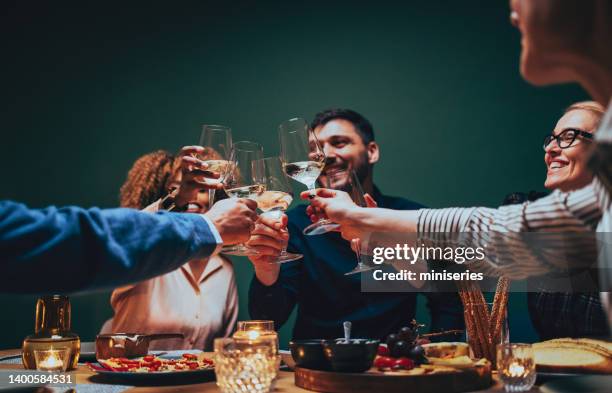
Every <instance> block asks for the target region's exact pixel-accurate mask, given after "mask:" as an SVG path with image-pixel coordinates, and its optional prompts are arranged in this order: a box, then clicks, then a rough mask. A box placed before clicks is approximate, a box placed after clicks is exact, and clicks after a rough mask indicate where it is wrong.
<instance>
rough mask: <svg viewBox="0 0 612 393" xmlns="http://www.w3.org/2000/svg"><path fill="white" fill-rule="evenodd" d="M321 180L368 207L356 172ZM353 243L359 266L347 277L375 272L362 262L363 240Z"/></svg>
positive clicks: (354, 240)
mask: <svg viewBox="0 0 612 393" xmlns="http://www.w3.org/2000/svg"><path fill="white" fill-rule="evenodd" d="M320 180H322V182H323V183H327V186H328V187H329V188H332V189H335V190H340V191H344V192H346V193H348V194H349V196H350V197H351V199H352V200H353V202H355V204H356V205H358V206H361V207H366V206H367V203H366V201H365V197H364V192H363V188H362V187H361V182H360V181H359V177H358V176H357V173H356V172H355V171H354V170H352V169H348V176H347V173H346V172H344V171H342V172H336V173H334V174H326V175H325V176H323V177H322V178H321V179H320ZM352 243H353V245H354V247H353V248H354V249H355V250H356V251H355V253H356V255H357V266H355V268H354V269H353V270H351V271H350V272H348V273H345V275H347V276H348V275H351V274H356V273H363V272H367V271H369V270H373V269H374V268H375V266H370V265H366V264H365V263H363V261H362V258H361V239H353V240H352Z"/></svg>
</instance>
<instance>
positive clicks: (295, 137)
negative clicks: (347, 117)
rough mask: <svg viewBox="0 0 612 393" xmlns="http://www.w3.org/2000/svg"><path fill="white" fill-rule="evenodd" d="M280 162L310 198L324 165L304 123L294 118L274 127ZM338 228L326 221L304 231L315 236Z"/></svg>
mask: <svg viewBox="0 0 612 393" xmlns="http://www.w3.org/2000/svg"><path fill="white" fill-rule="evenodd" d="M278 134H279V139H280V148H281V160H282V162H283V168H284V170H285V173H286V174H287V176H289V177H290V178H292V179H294V180H296V181H298V182H300V183H302V184H304V185H305V186H306V187H308V189H309V190H311V194H312V195H313V196H314V191H313V190H314V189H315V183H316V181H317V178H318V177H319V175H320V174H321V171H322V170H323V166H324V165H325V154H323V148H321V145H320V144H319V141H317V138H316V136H315V135H314V133H313V132H312V131H311V130H310V128H309V127H308V124H307V123H306V121H305V120H304V119H301V118H294V119H290V120H287V121H285V122H283V123H282V124H281V125H280V126H279V127H278ZM336 228H338V225H337V224H335V223H332V222H331V221H329V220H324V219H322V220H319V221H317V222H315V223H313V224H311V225H309V226H308V227H306V228H305V229H304V234H305V235H319V234H323V233H326V232H329V231H332V230H334V229H336Z"/></svg>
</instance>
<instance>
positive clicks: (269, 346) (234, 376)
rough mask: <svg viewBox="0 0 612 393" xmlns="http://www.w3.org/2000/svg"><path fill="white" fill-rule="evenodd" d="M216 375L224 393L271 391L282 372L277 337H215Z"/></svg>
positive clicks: (264, 392) (263, 392) (261, 392)
mask: <svg viewBox="0 0 612 393" xmlns="http://www.w3.org/2000/svg"><path fill="white" fill-rule="evenodd" d="M214 346H215V359H214V360H215V374H216V376H217V386H218V387H219V389H221V391H222V392H223V393H243V392H254V393H267V392H269V391H270V389H271V386H272V383H273V381H274V379H275V378H276V376H277V375H278V367H279V364H280V359H279V358H280V357H279V355H278V345H277V340H276V339H275V338H268V337H260V338H257V339H255V340H248V339H236V338H217V339H215V343H214Z"/></svg>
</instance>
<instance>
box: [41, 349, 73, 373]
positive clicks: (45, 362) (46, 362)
mask: <svg viewBox="0 0 612 393" xmlns="http://www.w3.org/2000/svg"><path fill="white" fill-rule="evenodd" d="M69 353H70V351H69V350H68V349H67V348H61V349H47V350H34V357H35V359H36V369H37V370H39V371H48V372H63V371H66V368H67V367H68V355H69Z"/></svg>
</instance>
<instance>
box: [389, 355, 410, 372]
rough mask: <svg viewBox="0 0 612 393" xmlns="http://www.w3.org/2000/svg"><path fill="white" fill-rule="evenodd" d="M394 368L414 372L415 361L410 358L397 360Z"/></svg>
mask: <svg viewBox="0 0 612 393" xmlns="http://www.w3.org/2000/svg"><path fill="white" fill-rule="evenodd" d="M393 367H394V368H403V369H404V370H412V369H413V368H414V361H413V360H412V359H408V358H399V359H396V360H395V362H394V363H393Z"/></svg>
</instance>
